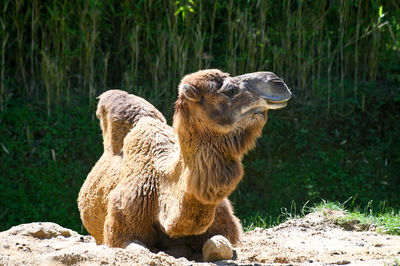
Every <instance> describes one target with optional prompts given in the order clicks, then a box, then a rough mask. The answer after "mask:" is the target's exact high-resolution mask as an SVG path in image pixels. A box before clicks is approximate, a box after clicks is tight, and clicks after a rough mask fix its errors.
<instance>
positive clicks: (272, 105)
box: [240, 99, 287, 117]
mask: <svg viewBox="0 0 400 266" xmlns="http://www.w3.org/2000/svg"><path fill="white" fill-rule="evenodd" d="M286 105H287V100H282V101H271V100H268V99H259V100H258V101H257V102H256V103H255V104H253V105H250V106H246V107H244V108H243V109H242V110H241V112H240V116H242V117H244V116H248V115H253V114H259V113H265V112H266V111H267V110H269V109H280V108H283V107H285V106H286Z"/></svg>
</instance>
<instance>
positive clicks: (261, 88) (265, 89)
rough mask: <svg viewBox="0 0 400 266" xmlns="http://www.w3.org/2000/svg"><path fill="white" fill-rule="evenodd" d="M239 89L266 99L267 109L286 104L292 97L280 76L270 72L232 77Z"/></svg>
mask: <svg viewBox="0 0 400 266" xmlns="http://www.w3.org/2000/svg"><path fill="white" fill-rule="evenodd" d="M233 79H234V80H235V82H236V83H237V84H238V85H239V88H240V90H243V91H249V92H250V93H251V94H252V95H253V96H255V97H257V98H262V99H264V100H266V102H267V103H268V106H270V107H271V108H269V109H277V108H281V107H284V106H286V102H287V101H288V100H289V99H290V98H291V97H292V93H291V92H290V90H289V88H288V87H287V85H286V84H285V82H283V80H282V79H281V78H279V77H278V76H276V75H275V74H274V73H272V72H254V73H248V74H244V75H240V76H236V77H234V78H233Z"/></svg>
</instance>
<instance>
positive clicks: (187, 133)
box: [78, 69, 291, 249]
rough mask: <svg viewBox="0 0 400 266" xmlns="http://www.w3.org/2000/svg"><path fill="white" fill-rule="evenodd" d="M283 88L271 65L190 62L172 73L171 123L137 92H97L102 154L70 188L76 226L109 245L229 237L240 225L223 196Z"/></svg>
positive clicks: (233, 238)
mask: <svg viewBox="0 0 400 266" xmlns="http://www.w3.org/2000/svg"><path fill="white" fill-rule="evenodd" d="M290 97H291V92H290V90H289V89H288V87H287V86H286V84H285V83H284V82H283V80H282V79H280V78H278V77H277V76H276V75H275V74H274V73H272V72H255V73H249V74H244V75H240V76H235V77H231V76H230V75H229V74H228V73H224V72H222V71H220V70H218V69H208V70H200V71H198V72H195V73H192V74H189V75H186V76H185V77H183V79H182V80H181V82H180V84H179V87H178V98H177V100H176V102H175V114H174V117H173V126H172V127H171V126H169V125H168V124H167V123H166V119H165V118H164V116H163V115H162V114H161V113H160V112H159V111H158V110H157V109H156V108H155V107H154V106H153V105H151V104H150V103H148V102H147V101H146V100H144V99H142V98H140V97H137V96H135V95H131V94H128V93H127V92H124V91H120V90H110V91H107V92H104V93H103V94H101V95H100V96H99V103H98V107H97V111H96V115H97V117H98V118H99V120H100V125H101V129H102V134H103V139H104V142H103V145H104V153H103V155H102V156H101V158H100V159H99V160H98V162H97V163H96V164H95V166H94V167H93V169H92V170H91V172H90V173H89V175H88V177H87V179H86V180H85V182H84V184H83V185H82V188H81V190H80V192H79V196H78V207H79V211H80V215H81V219H82V222H83V225H84V226H85V228H86V229H87V231H88V232H89V233H90V234H91V235H92V236H93V237H94V238H95V239H96V242H97V243H98V244H107V245H109V246H111V247H121V248H125V247H127V246H128V245H129V244H130V243H132V242H136V243H141V244H143V245H145V246H147V247H168V246H170V245H174V244H177V243H179V244H182V243H185V244H188V245H190V246H191V247H192V248H193V249H199V248H201V246H202V245H203V244H204V243H205V241H206V240H207V239H209V238H210V237H212V236H214V235H222V236H224V237H226V238H227V239H228V240H229V242H230V243H232V244H233V245H236V244H237V243H238V242H239V241H240V235H241V233H242V227H241V224H240V221H239V219H238V218H237V217H236V216H235V215H234V212H233V208H232V205H231V203H230V201H229V200H228V196H229V195H230V194H231V193H232V191H233V190H234V189H235V188H236V186H237V185H238V183H239V181H240V180H241V179H242V177H243V166H242V162H241V161H242V158H243V156H244V155H245V154H246V152H248V151H249V150H250V149H252V148H253V147H254V146H255V141H256V139H257V138H258V137H259V136H260V135H261V133H262V129H263V126H264V125H265V123H266V122H267V112H268V110H269V109H278V108H282V107H284V106H286V104H287V101H288V100H289V99H290Z"/></svg>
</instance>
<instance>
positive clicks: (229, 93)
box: [222, 85, 239, 98]
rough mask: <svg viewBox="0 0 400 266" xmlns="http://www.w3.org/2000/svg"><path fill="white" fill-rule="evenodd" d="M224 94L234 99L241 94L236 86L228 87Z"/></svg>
mask: <svg viewBox="0 0 400 266" xmlns="http://www.w3.org/2000/svg"><path fill="white" fill-rule="evenodd" d="M222 93H223V94H224V95H225V96H226V97H228V98H233V97H234V96H235V95H236V94H238V93H239V88H238V87H237V86H235V85H231V86H227V88H225V89H224V90H223V91H222Z"/></svg>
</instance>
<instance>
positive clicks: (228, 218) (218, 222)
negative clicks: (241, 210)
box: [208, 199, 242, 245]
mask: <svg viewBox="0 0 400 266" xmlns="http://www.w3.org/2000/svg"><path fill="white" fill-rule="evenodd" d="M208 231H209V233H210V234H212V235H223V236H225V237H226V238H227V239H228V240H229V242H231V243H232V244H233V245H235V244H237V243H238V242H239V241H240V237H241V234H242V225H241V224H240V220H239V219H238V218H237V217H236V216H235V215H234V213H233V209H232V205H231V203H230V202H229V200H228V199H224V200H223V201H222V202H221V203H220V204H219V205H218V207H217V210H216V211H215V219H214V222H213V224H212V225H211V227H210V228H209V230H208Z"/></svg>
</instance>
